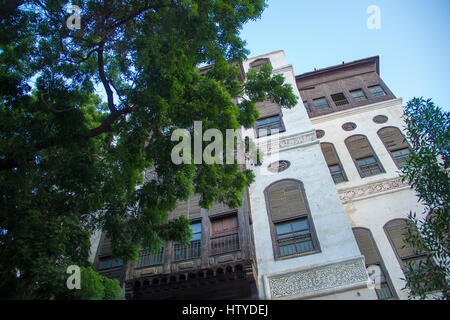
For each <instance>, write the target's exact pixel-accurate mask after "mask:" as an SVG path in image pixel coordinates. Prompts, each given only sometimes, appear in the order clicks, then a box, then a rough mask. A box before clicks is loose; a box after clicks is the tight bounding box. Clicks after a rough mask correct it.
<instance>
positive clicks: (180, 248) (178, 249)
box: [173, 222, 202, 261]
mask: <svg viewBox="0 0 450 320" xmlns="http://www.w3.org/2000/svg"><path fill="white" fill-rule="evenodd" d="M191 231H192V237H191V242H190V243H189V244H188V245H187V246H184V245H180V244H178V243H176V244H175V245H174V257H173V259H174V261H180V260H188V259H194V258H198V257H200V256H201V254H202V253H201V239H202V223H201V222H196V223H192V224H191Z"/></svg>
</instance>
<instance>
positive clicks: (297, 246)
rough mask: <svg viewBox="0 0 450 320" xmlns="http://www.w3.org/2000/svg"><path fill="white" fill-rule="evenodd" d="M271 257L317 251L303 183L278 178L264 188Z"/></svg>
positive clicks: (316, 242)
mask: <svg viewBox="0 0 450 320" xmlns="http://www.w3.org/2000/svg"><path fill="white" fill-rule="evenodd" d="M265 196H266V201H267V207H268V211H269V220H270V225H271V233H272V243H273V249H274V253H275V258H281V257H288V256H297V255H301V254H305V253H314V252H318V251H319V250H320V249H319V244H318V241H317V238H316V235H315V231H314V226H313V223H312V219H311V216H310V213H309V207H308V203H307V201H306V197H305V192H304V189H303V184H302V183H301V182H300V181H297V180H291V179H289V180H281V181H278V182H275V183H273V184H271V185H270V186H269V187H267V188H266V190H265Z"/></svg>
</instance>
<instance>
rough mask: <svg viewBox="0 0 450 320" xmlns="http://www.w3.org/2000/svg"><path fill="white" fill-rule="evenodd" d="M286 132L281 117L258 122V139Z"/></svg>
mask: <svg viewBox="0 0 450 320" xmlns="http://www.w3.org/2000/svg"><path fill="white" fill-rule="evenodd" d="M282 131H284V127H283V122H282V120H281V117H280V116H279V115H277V116H272V117H268V118H264V119H260V120H257V121H256V134H257V137H264V136H270V135H272V134H274V133H279V132H282Z"/></svg>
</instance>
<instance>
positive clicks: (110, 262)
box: [98, 257, 123, 270]
mask: <svg viewBox="0 0 450 320" xmlns="http://www.w3.org/2000/svg"><path fill="white" fill-rule="evenodd" d="M122 265H123V261H122V259H114V258H112V257H104V258H100V259H99V263H98V269H99V270H102V269H109V268H115V267H121V266H122Z"/></svg>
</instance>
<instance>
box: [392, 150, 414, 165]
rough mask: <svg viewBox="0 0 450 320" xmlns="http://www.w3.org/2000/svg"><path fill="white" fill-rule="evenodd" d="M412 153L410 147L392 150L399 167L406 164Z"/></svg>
mask: <svg viewBox="0 0 450 320" xmlns="http://www.w3.org/2000/svg"><path fill="white" fill-rule="evenodd" d="M410 153H411V152H410V151H409V148H405V149H400V150H396V151H392V157H393V158H394V161H395V162H396V163H397V166H398V167H399V168H403V167H404V166H405V165H406V160H407V159H408V158H409V154H410Z"/></svg>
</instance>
